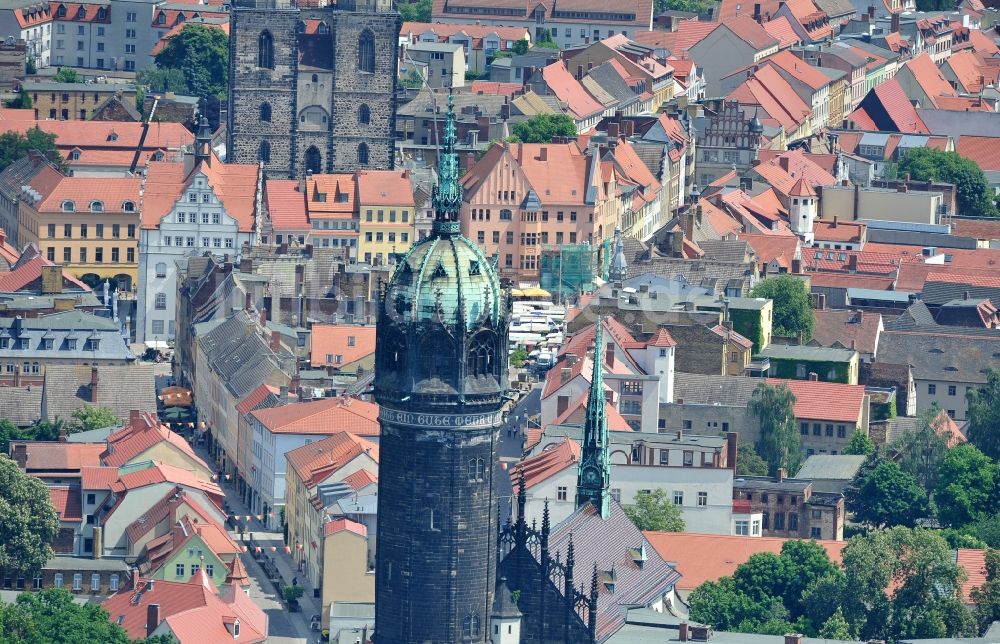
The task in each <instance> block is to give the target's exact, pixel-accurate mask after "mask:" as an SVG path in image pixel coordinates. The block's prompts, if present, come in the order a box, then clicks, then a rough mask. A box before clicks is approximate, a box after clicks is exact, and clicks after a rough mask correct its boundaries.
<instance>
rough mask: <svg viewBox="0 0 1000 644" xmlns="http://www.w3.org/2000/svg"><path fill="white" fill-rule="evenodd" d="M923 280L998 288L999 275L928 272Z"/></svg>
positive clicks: (999, 282) (999, 283)
mask: <svg viewBox="0 0 1000 644" xmlns="http://www.w3.org/2000/svg"><path fill="white" fill-rule="evenodd" d="M925 282H940V283H945V284H965V285H968V286H984V287H987V288H1000V277H996V276H995V275H994V276H991V275H963V274H961V273H958V274H953V273H936V272H933V269H932V272H931V273H928V275H927V279H926V280H925Z"/></svg>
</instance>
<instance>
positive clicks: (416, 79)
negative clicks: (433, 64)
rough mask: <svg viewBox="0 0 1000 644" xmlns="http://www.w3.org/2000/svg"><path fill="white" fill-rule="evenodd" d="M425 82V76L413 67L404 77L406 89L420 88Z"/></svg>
mask: <svg viewBox="0 0 1000 644" xmlns="http://www.w3.org/2000/svg"><path fill="white" fill-rule="evenodd" d="M423 84H424V77H423V76H421V75H420V72H418V71H417V70H415V69H411V70H410V73H409V74H407V76H406V78H404V79H403V87H405V88H406V89H420V88H421V87H422V86H423Z"/></svg>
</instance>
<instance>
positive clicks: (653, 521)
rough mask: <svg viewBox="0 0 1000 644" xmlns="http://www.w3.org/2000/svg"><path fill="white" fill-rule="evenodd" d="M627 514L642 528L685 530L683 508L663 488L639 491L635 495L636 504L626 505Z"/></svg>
mask: <svg viewBox="0 0 1000 644" xmlns="http://www.w3.org/2000/svg"><path fill="white" fill-rule="evenodd" d="M625 514H627V515H628V517H629V518H630V519H632V523H634V524H635V526H636V527H637V528H639V529H640V530H654V531H657V532H684V517H683V516H681V509H680V507H678V506H677V505H675V504H674V503H673V501H671V500H670V499H668V498H667V491H666V490H664V489H663V488H656V489H655V490H652V491H649V492H647V491H645V490H641V491H639V492H638V493H637V494H636V495H635V505H628V506H625Z"/></svg>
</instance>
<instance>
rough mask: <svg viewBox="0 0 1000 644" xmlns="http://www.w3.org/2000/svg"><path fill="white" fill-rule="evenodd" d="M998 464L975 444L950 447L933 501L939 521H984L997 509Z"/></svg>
mask: <svg viewBox="0 0 1000 644" xmlns="http://www.w3.org/2000/svg"><path fill="white" fill-rule="evenodd" d="M997 470H998V466H997V464H996V463H994V462H993V460H992V459H991V458H990V457H989V456H987V455H986V454H983V453H982V452H981V451H979V449H977V448H976V446H975V445H971V444H969V443H963V444H961V445H958V446H957V447H954V448H953V449H951V450H948V453H947V454H945V455H944V459H943V460H942V461H941V469H940V471H939V473H938V482H937V490H936V491H935V493H934V501H935V503H936V504H937V507H938V520H939V521H940V522H941V523H942V524H943V525H946V526H951V527H956V526H962V525H965V524H967V523H972V522H975V521H982V520H984V519H986V518H987V517H989V516H992V515H993V514H995V513H996V512H997V510H998V509H1000V508H998V507H997V506H998V503H997V502H998V499H997V483H998V479H1000V477H998V471H997Z"/></svg>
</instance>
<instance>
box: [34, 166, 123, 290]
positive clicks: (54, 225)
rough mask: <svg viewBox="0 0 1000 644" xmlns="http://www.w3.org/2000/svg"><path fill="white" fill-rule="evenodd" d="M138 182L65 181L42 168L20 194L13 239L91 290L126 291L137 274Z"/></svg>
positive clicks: (107, 179) (103, 179)
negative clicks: (101, 287)
mask: <svg viewBox="0 0 1000 644" xmlns="http://www.w3.org/2000/svg"><path fill="white" fill-rule="evenodd" d="M139 187H140V179H139V178H138V177H100V178H98V177H67V176H64V175H62V174H61V173H59V172H58V171H56V170H55V169H53V168H45V169H44V170H43V171H42V172H40V173H38V174H37V175H36V176H35V178H34V179H32V180H31V182H30V184H29V185H28V186H25V188H24V189H22V191H21V202H20V205H19V216H18V239H19V241H20V243H21V244H27V243H29V242H30V243H34V244H35V245H37V246H38V249H39V250H40V251H41V253H42V255H43V256H44V257H46V258H47V259H48V260H49V261H51V262H54V263H56V264H60V265H62V266H64V267H65V269H66V270H67V271H68V272H70V273H72V274H73V275H75V276H77V277H78V278H80V279H81V280H82V281H83V282H86V283H87V284H89V285H90V286H92V287H97V286H98V285H99V284H100V283H103V282H104V281H105V280H110V281H111V284H112V286H115V287H117V288H119V289H124V290H125V291H131V290H132V286H133V284H135V280H136V275H137V272H138V259H139V258H138V255H139V250H138V228H139Z"/></svg>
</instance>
